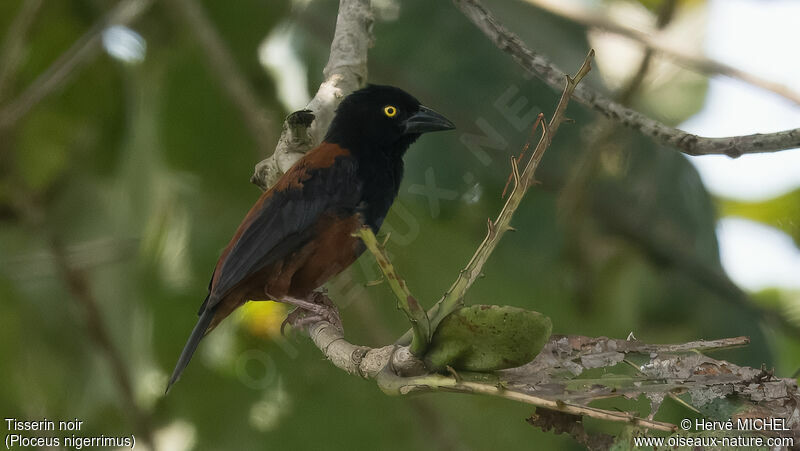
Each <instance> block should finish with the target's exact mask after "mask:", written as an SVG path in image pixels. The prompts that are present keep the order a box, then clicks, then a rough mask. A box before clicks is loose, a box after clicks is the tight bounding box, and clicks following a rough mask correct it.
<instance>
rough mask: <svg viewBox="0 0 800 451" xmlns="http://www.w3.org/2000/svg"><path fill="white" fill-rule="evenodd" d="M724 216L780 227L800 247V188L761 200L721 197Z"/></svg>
mask: <svg viewBox="0 0 800 451" xmlns="http://www.w3.org/2000/svg"><path fill="white" fill-rule="evenodd" d="M720 206H721V208H720V210H721V214H722V216H740V217H743V218H747V219H752V220H753V221H758V222H761V223H763V224H767V225H771V226H772V227H775V228H777V229H780V230H782V231H784V232H786V234H788V235H789V236H791V237H792V239H793V240H794V242H795V244H796V245H797V246H798V247H800V189H796V190H794V191H791V192H788V193H786V194H783V195H781V196H778V197H774V198H772V199H767V200H764V201H760V202H743V201H737V200H732V199H721V200H720Z"/></svg>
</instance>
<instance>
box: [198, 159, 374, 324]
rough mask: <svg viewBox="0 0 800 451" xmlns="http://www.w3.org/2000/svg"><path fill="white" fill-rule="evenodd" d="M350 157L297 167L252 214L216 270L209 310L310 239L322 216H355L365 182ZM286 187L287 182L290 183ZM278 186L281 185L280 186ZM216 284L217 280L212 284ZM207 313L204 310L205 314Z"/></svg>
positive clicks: (207, 306)
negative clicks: (327, 214) (253, 276)
mask: <svg viewBox="0 0 800 451" xmlns="http://www.w3.org/2000/svg"><path fill="white" fill-rule="evenodd" d="M356 171H357V167H356V162H355V160H354V159H353V158H352V157H349V156H340V157H337V158H336V159H335V160H334V161H333V164H331V165H329V166H325V167H313V165H304V164H303V160H301V161H300V162H298V164H297V165H295V166H294V167H293V168H292V169H290V170H289V172H287V173H286V174H285V175H284V178H286V177H289V179H288V180H282V181H283V182H285V183H283V184H282V186H276V188H274V189H273V190H272V192H271V193H270V194H269V195H268V196H266V198H265V199H264V201H263V203H261V205H260V206H258V205H257V207H256V208H254V210H252V211H251V212H250V213H249V214H248V216H247V218H245V222H244V223H243V225H242V226H243V227H244V229H243V230H240V232H241V233H237V235H239V236H238V239H236V241H235V243H234V244H233V247H232V248H231V250H230V252H229V253H227V255H224V254H223V257H222V258H221V259H220V262H219V263H218V265H217V269H216V271H217V272H219V274H218V275H217V274H215V275H214V278H213V279H212V286H211V287H210V293H209V294H210V296H209V299H208V300H207V305H205V306H204V307H205V308H212V307H213V306H214V305H215V304H216V303H217V302H219V300H220V299H221V298H223V297H224V296H225V294H226V293H227V292H228V291H229V290H231V289H232V288H233V287H234V286H235V285H236V284H238V283H239V282H241V281H242V280H244V279H245V278H246V277H247V276H249V275H250V274H253V273H255V272H256V271H258V270H260V269H262V268H264V267H265V266H266V265H269V264H271V263H273V262H275V261H277V260H278V259H280V258H283V257H284V256H286V255H288V254H289V253H290V252H292V251H294V250H296V249H298V248H299V247H300V246H302V245H303V244H304V243H305V242H307V241H308V240H310V239H311V238H312V233H313V231H314V226H315V224H316V222H317V220H318V219H319V218H320V216H322V215H323V214H324V213H335V214H342V215H345V214H350V215H351V214H353V211H354V210H355V209H356V208H357V206H358V203H359V201H360V199H361V185H362V184H361V181H360V180H359V178H358V175H357V173H356ZM287 182H288V183H287ZM279 185H281V184H280V183H279ZM214 279H216V280H214ZM203 310H205V309H201V312H202V311H203Z"/></svg>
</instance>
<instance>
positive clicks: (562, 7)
mask: <svg viewBox="0 0 800 451" xmlns="http://www.w3.org/2000/svg"><path fill="white" fill-rule="evenodd" d="M525 1H526V2H528V3H530V4H532V5H534V6H536V7H537V8H540V9H543V10H545V11H548V12H550V13H552V14H555V15H557V16H561V17H563V18H565V19H567V20H570V21H572V22H576V23H579V24H582V25H586V26H588V27H590V28H596V29H598V30H603V31H607V32H610V33H614V34H617V35H620V36H623V37H626V38H628V39H630V40H632V41H635V42H638V43H640V44H642V45H643V46H644V47H645V49H646V50H647V51H651V52H653V51H655V52H657V53H659V54H661V55H663V56H665V57H667V58H669V59H671V60H673V61H675V63H677V64H678V65H679V66H682V67H684V68H686V69H689V70H693V71H696V72H700V73H703V74H706V75H714V74H719V75H723V76H726V77H730V78H733V79H737V80H740V81H743V82H745V83H748V84H750V85H753V86H757V87H759V88H762V89H765V90H767V91H770V92H772V93H774V94H777V95H779V96H781V97H783V98H784V99H787V100H789V101H791V102H793V103H795V104H797V105H800V93H798V92H796V91H793V90H792V89H791V88H790V87H788V86H786V85H784V84H782V83H778V82H775V81H772V80H769V79H765V78H762V77H760V76H758V75H755V74H753V73H750V72H747V71H744V70H742V69H739V68H737V67H734V66H731V65H729V64H725V63H723V62H721V61H718V60H716V59H714V58H711V57H708V56H703V55H698V54H696V53H694V52H687V51H685V50H683V49H680V48H677V47H675V46H674V45H670V43H669V41H668V40H666V39H664V36H663V34H662V33H660V32H659V31H657V30H638V29H636V28H634V27H631V26H630V25H627V24H624V23H622V22H619V21H617V20H615V19H614V18H612V17H610V16H609V15H608V14H607V13H606V12H605V11H603V10H602V9H600V8H585V7H584V6H581V5H586V3H581V4H580V5H579V4H578V3H577V2H565V1H563V0H558V1H553V0H525ZM621 103H624V102H621Z"/></svg>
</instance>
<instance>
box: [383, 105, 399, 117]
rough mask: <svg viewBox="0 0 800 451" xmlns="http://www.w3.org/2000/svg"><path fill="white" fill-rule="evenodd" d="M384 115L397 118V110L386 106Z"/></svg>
mask: <svg viewBox="0 0 800 451" xmlns="http://www.w3.org/2000/svg"><path fill="white" fill-rule="evenodd" d="M383 114H385V115H386V117H395V116H397V108H395V107H393V106H391V105H386V106H385V107H383Z"/></svg>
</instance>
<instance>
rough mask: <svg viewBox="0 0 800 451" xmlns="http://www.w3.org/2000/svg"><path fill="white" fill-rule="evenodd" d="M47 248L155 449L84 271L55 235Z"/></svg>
mask: <svg viewBox="0 0 800 451" xmlns="http://www.w3.org/2000/svg"><path fill="white" fill-rule="evenodd" d="M50 250H51V252H52V253H53V258H54V259H55V262H56V265H57V266H58V269H59V271H60V272H61V276H62V278H63V279H64V281H65V282H66V284H67V287H68V288H69V291H70V293H71V294H72V298H74V299H75V301H76V302H78V304H80V306H81V307H82V309H83V313H84V315H85V318H86V329H87V330H88V332H89V336H90V338H91V340H92V341H93V342H94V344H95V345H96V346H97V347H98V348H100V351H101V352H102V354H103V356H104V357H105V359H106V361H107V362H108V364H109V366H110V367H111V372H112V374H113V375H114V381H116V383H117V388H119V391H120V394H121V395H122V401H123V404H124V410H125V412H127V413H128V414H129V415H130V416H131V417H133V421H134V423H135V424H136V427H137V428H138V429H139V433H140V434H142V436H143V440H144V442H145V443H146V444H147V446H148V448H149V449H155V448H154V446H155V443H154V441H153V429H152V425H151V424H150V423H151V422H150V418H149V416H148V415H147V413H145V412H144V411H143V410H142V409H141V408H140V407H139V405H138V403H137V402H136V397H135V395H134V392H133V383H132V381H131V378H130V375H129V374H128V368H127V366H126V364H125V361H124V360H123V358H122V356H121V354H120V351H119V349H118V348H117V347H116V346H115V345H114V343H113V341H112V339H111V335H110V334H109V332H108V328H107V327H106V325H105V321H104V320H103V316H102V314H101V312H100V308H99V307H98V303H97V300H96V299H95V297H94V294H93V293H92V289H91V286H90V285H89V280H88V278H87V277H86V274H85V273H84V272H83V271H80V270H78V269H76V268H74V267H73V266H72V265H71V263H70V261H69V258H68V255H67V251H66V250H65V248H64V247H63V245H62V244H61V243H60V241H59V240H58V239H57V238H54V239H52V240H51V245H50Z"/></svg>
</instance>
